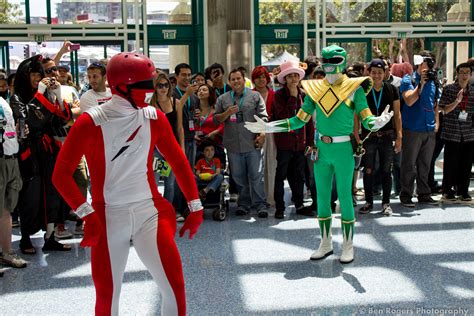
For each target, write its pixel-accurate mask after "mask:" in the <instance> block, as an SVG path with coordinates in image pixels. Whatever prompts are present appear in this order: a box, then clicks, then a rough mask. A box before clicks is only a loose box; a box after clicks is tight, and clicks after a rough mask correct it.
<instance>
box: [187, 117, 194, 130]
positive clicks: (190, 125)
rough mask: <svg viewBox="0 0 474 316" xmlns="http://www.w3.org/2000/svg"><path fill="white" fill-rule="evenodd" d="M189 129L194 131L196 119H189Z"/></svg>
mask: <svg viewBox="0 0 474 316" xmlns="http://www.w3.org/2000/svg"><path fill="white" fill-rule="evenodd" d="M188 126H189V131H190V132H193V131H194V120H189V124H188Z"/></svg>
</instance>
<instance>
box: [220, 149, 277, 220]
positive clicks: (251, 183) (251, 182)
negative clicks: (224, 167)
mask: <svg viewBox="0 0 474 316" xmlns="http://www.w3.org/2000/svg"><path fill="white" fill-rule="evenodd" d="M228 156H229V163H230V169H231V171H232V177H233V178H234V181H235V183H236V184H237V190H238V191H239V201H238V204H239V207H242V208H245V209H247V210H249V209H250V208H253V209H255V210H257V211H258V210H261V209H264V208H267V207H268V205H267V199H266V197H265V190H264V187H263V159H262V153H261V151H260V150H252V151H249V152H246V153H231V152H229V153H228Z"/></svg>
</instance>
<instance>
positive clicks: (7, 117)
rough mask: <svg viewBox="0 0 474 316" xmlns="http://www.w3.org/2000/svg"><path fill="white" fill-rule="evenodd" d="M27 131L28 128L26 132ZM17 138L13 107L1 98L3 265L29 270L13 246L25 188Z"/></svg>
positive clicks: (0, 234) (0, 231)
mask: <svg viewBox="0 0 474 316" xmlns="http://www.w3.org/2000/svg"><path fill="white" fill-rule="evenodd" d="M24 130H26V125H25V129H24ZM18 149H19V147H18V138H17V130H16V126H15V120H14V119H13V111H12V109H11V108H10V105H8V103H7V102H6V101H5V99H3V98H2V97H0V248H1V249H2V254H1V255H0V264H3V265H5V266H10V267H13V268H24V267H26V261H25V260H23V259H22V258H20V257H19V256H17V255H16V254H15V252H14V251H13V250H12V249H11V245H12V240H11V236H12V217H11V215H10V212H12V211H13V210H14V208H15V206H16V204H17V202H18V195H19V192H20V189H21V186H22V181H21V175H20V168H19V167H18V160H17V154H18ZM1 274H3V272H2V273H0V275H1Z"/></svg>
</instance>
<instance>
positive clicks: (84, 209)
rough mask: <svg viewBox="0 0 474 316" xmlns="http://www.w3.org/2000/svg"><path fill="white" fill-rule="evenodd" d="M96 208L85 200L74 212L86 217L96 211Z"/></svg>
mask: <svg viewBox="0 0 474 316" xmlns="http://www.w3.org/2000/svg"><path fill="white" fill-rule="evenodd" d="M94 212H95V211H94V209H93V208H92V205H90V204H89V203H87V202H85V203H83V204H82V205H81V206H79V207H78V208H77V209H76V211H75V212H74V213H75V214H76V215H77V216H79V217H80V218H84V217H86V216H87V215H89V214H92V213H94Z"/></svg>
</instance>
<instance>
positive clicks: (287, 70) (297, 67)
mask: <svg viewBox="0 0 474 316" xmlns="http://www.w3.org/2000/svg"><path fill="white" fill-rule="evenodd" d="M305 68H306V64H304V63H300V62H299V61H296V60H288V61H285V62H284V63H283V64H281V65H280V73H279V74H278V77H277V78H278V82H280V83H286V79H285V77H286V75H289V74H298V75H299V76H300V80H302V79H303V78H304V74H305V73H304V70H305Z"/></svg>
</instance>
